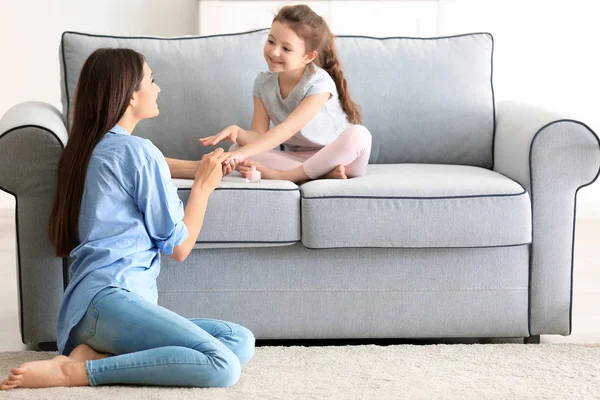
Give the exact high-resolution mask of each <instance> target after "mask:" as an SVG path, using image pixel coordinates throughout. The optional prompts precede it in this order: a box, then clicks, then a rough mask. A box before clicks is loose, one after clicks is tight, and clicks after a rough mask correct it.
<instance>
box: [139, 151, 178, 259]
mask: <svg viewBox="0 0 600 400" xmlns="http://www.w3.org/2000/svg"><path fill="white" fill-rule="evenodd" d="M156 152H157V153H158V154H156V153H154V154H151V155H150V156H149V157H148V158H147V160H146V162H145V163H144V165H142V166H141V167H140V168H139V169H138V170H137V173H136V177H135V185H134V191H133V197H134V200H135V202H136V203H137V205H138V207H139V209H140V211H141V212H142V214H143V215H144V221H145V223H146V229H147V230H148V234H149V235H150V237H151V238H152V240H153V241H154V243H155V244H156V247H158V248H159V249H160V250H161V251H162V252H163V253H165V254H173V249H174V248H175V247H176V246H179V245H180V244H181V243H182V242H183V241H184V240H185V239H186V238H187V237H188V234H189V233H188V230H187V227H186V225H185V223H184V222H183V216H184V208H183V202H182V201H181V199H180V198H179V196H178V195H177V188H176V187H175V185H173V182H172V181H171V173H170V171H169V166H168V165H167V162H166V160H165V159H164V157H163V156H162V154H160V151H159V150H158V149H156Z"/></svg>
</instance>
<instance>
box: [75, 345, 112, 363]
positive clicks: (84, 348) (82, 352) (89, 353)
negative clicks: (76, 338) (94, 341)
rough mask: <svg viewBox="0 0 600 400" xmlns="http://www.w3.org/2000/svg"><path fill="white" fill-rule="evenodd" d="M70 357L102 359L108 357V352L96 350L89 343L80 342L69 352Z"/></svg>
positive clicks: (76, 358) (77, 359)
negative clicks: (102, 352) (103, 352)
mask: <svg viewBox="0 0 600 400" xmlns="http://www.w3.org/2000/svg"><path fill="white" fill-rule="evenodd" d="M69 358H70V359H71V360H75V361H87V360H100V359H101V358H106V354H101V353H98V352H96V351H95V350H94V349H92V348H91V347H90V346H88V345H87V344H80V345H79V346H77V347H75V349H73V351H72V352H71V354H69Z"/></svg>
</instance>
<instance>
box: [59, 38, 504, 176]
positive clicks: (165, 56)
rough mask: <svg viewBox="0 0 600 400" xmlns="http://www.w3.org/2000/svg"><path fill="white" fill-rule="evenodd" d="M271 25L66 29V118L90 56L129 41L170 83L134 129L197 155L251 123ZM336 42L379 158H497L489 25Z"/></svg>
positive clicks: (486, 162) (173, 152) (166, 147)
mask: <svg viewBox="0 0 600 400" xmlns="http://www.w3.org/2000/svg"><path fill="white" fill-rule="evenodd" d="M267 34H268V30H259V31H253V32H247V33H241V34H231V35H216V36H206V37H202V36H188V37H178V38H160V37H115V36H102V35H92V34H85V33H77V32H65V33H64V34H63V37H62V42H61V48H60V50H61V57H60V61H61V77H62V82H61V91H62V104H63V116H64V117H65V119H67V115H68V113H69V112H70V110H71V108H72V99H73V95H74V91H75V88H76V85H77V80H78V77H79V72H80V70H81V68H82V66H83V63H84V62H85V60H86V58H87V57H88V56H89V55H90V54H91V53H92V52H93V51H94V50H95V49H97V48H100V47H129V48H132V49H135V50H137V51H139V52H141V53H142V54H144V56H145V57H146V61H147V62H148V64H149V65H150V68H151V69H152V70H153V72H154V77H155V79H156V82H157V84H158V85H159V86H160V88H161V93H160V95H159V97H158V105H159V108H160V115H159V116H158V117H156V118H154V119H152V120H148V121H142V122H141V123H140V124H139V125H138V127H136V130H135V134H136V135H138V136H142V137H146V138H149V139H151V140H152V141H153V142H154V144H156V145H157V146H158V148H159V149H161V151H162V152H163V153H164V154H165V156H167V157H173V158H182V159H198V158H200V156H201V155H202V154H204V153H206V152H208V151H210V150H212V148H210V147H209V148H203V147H202V146H201V145H200V144H199V142H198V138H200V137H204V136H209V135H214V134H216V133H217V132H219V131H220V130H221V129H223V128H225V127H226V126H228V125H232V124H236V125H240V126H242V127H243V128H246V129H250V125H251V121H252V112H253V102H252V86H253V82H254V78H255V77H256V75H257V74H258V73H259V72H260V71H265V70H267V66H266V63H265V61H264V59H263V55H262V48H263V45H264V42H265V40H266V35H267ZM336 45H337V48H338V55H339V58H340V62H341V64H342V69H343V71H344V73H345V76H346V79H347V82H348V87H349V90H350V94H351V96H352V98H353V100H354V101H355V102H356V103H357V104H358V105H359V106H360V107H361V110H362V114H363V124H364V125H365V126H366V127H367V128H368V129H369V130H370V131H371V134H372V135H373V146H372V153H371V158H370V162H371V163H377V164H382V163H441V164H466V165H475V166H481V167H486V168H490V167H491V165H492V143H493V135H494V126H495V121H494V97H493V88H492V50H493V39H492V37H491V35H490V34H487V33H475V34H467V35H460V36H453V37H443V38H430V39H423V38H385V39H377V38H369V37H361V36H338V37H337V38H336ZM228 145H229V143H223V144H222V146H223V147H225V148H226V147H227V146H228Z"/></svg>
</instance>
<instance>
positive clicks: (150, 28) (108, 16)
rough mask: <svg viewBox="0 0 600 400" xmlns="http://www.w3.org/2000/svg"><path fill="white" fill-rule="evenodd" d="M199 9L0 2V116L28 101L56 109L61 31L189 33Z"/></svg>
mask: <svg viewBox="0 0 600 400" xmlns="http://www.w3.org/2000/svg"><path fill="white" fill-rule="evenodd" d="M197 9H198V2H197V0H102V1H98V0H94V1H92V0H0V57H1V58H2V62H0V68H1V73H0V87H1V88H2V89H1V92H0V93H1V94H0V116H1V115H3V114H4V113H5V112H6V111H7V110H8V109H9V108H10V107H11V106H13V105H15V104H17V103H20V102H23V101H27V100H40V101H46V102H48V103H50V104H53V105H54V106H56V107H57V108H58V109H59V110H60V86H59V85H60V72H59V71H60V69H59V63H58V48H59V43H60V36H61V34H62V32H64V31H79V32H90V33H102V34H109V35H157V36H179V35H193V34H196V33H197V32H198V12H197Z"/></svg>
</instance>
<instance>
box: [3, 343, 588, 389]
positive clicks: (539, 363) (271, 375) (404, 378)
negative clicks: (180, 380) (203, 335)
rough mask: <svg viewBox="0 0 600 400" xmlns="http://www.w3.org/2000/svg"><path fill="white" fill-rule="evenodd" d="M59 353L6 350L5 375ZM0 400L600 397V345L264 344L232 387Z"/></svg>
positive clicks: (109, 387) (104, 387) (106, 387)
mask: <svg viewBox="0 0 600 400" xmlns="http://www.w3.org/2000/svg"><path fill="white" fill-rule="evenodd" d="M54 355H56V353H52V352H31V351H27V352H18V353H0V374H2V377H5V376H6V375H7V373H8V372H9V370H10V368H12V367H14V366H17V365H18V364H20V363H22V362H25V361H31V360H39V359H45V358H50V357H53V356H54ZM3 379H4V378H2V380H3ZM0 398H2V399H4V398H6V399H103V400H104V399H127V400H134V399H144V400H149V399H261V400H262V399H512V398H520V399H523V398H525V399H593V398H600V344H598V345H575V344H530V345H524V344H450V345H447V344H444V345H426V346H424V345H393V346H376V345H362V346H328V347H301V346H293V347H259V348H257V349H256V356H255V357H254V358H253V359H252V360H251V361H250V362H249V363H248V364H247V365H246V366H245V367H244V370H243V373H242V377H241V378H240V381H239V382H238V383H237V384H236V385H235V386H233V387H231V388H228V389H185V388H156V387H154V388H152V387H131V386H129V387H127V386H103V387H95V388H90V387H81V388H52V389H14V390H11V391H0Z"/></svg>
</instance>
